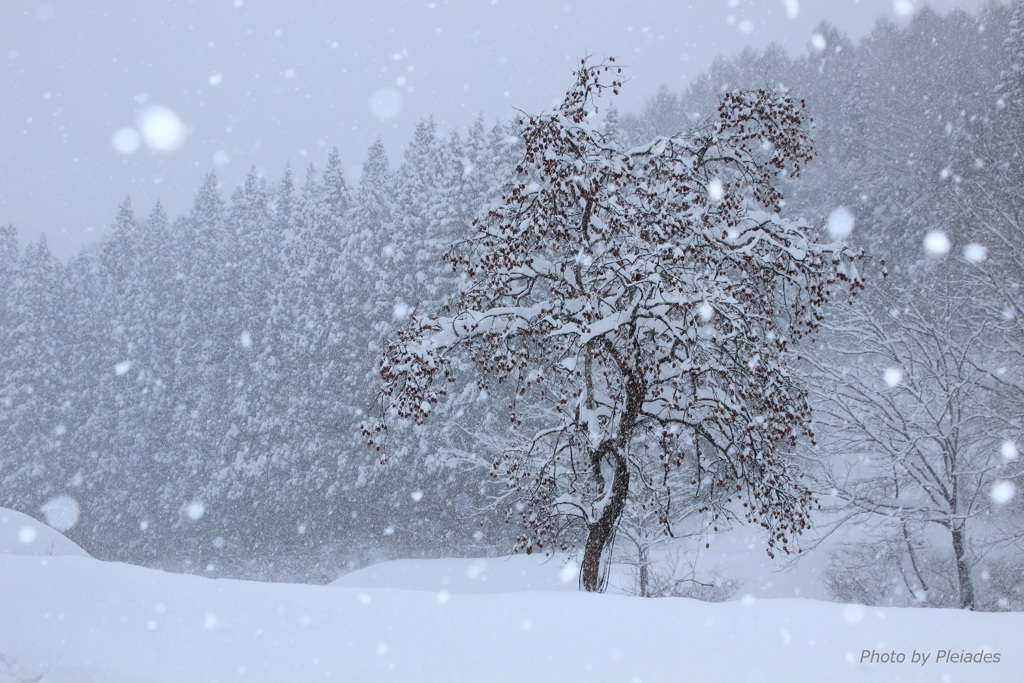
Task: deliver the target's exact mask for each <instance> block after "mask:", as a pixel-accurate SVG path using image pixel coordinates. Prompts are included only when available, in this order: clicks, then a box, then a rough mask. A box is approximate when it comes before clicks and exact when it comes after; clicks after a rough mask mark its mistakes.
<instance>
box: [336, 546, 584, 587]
mask: <svg viewBox="0 0 1024 683" xmlns="http://www.w3.org/2000/svg"><path fill="white" fill-rule="evenodd" d="M567 562H568V559H567V558H565V557H561V556H553V557H545V556H543V555H512V556H511V557H488V558H479V557H478V558H445V559H439V560H393V561H391V562H383V563H381V564H375V565H371V566H369V567H364V568H363V569H358V570H356V571H354V572H352V573H350V574H346V575H344V576H342V577H341V578H339V579H337V580H336V581H334V582H332V583H331V584H330V585H331V586H340V587H344V588H401V589H404V590H416V591H433V592H441V591H446V592H448V593H451V594H455V595H465V594H473V593H517V592H521V591H572V592H575V591H578V590H579V582H578V578H577V577H578V575H579V572H578V570H577V569H576V568H575V566H568V565H567Z"/></svg>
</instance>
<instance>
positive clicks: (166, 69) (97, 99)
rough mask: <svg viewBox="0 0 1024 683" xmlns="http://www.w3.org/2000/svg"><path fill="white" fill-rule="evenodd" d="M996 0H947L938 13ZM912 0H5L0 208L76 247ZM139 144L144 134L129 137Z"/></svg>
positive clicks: (676, 81)
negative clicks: (157, 213) (134, 219)
mask: <svg viewBox="0 0 1024 683" xmlns="http://www.w3.org/2000/svg"><path fill="white" fill-rule="evenodd" d="M982 4H983V3H982V2H981V1H980V0H938V1H937V2H932V3H930V6H931V7H932V8H933V9H935V10H936V11H938V12H946V11H949V10H950V9H952V8H955V7H960V8H964V9H977V8H979V7H980V6H981V5H982ZM919 6H920V3H917V2H913V1H911V0H899V1H897V2H893V1H891V0H839V1H837V2H835V1H833V2H828V1H823V0H788V1H784V0H772V1H771V2H754V1H752V0H721V1H717V0H716V1H715V2H664V1H658V0H628V1H624V2H614V1H609V2H599V3H593V2H588V3H579V2H568V1H567V2H551V1H547V0H522V1H517V2H510V1H509V0H478V1H477V0H474V1H469V0H424V1H422V2H420V1H418V0H417V1H414V2H402V1H397V0H387V1H385V2H374V3H358V4H352V3H336V2H312V1H310V2H306V1H304V2H299V3H293V4H291V5H289V6H288V9H287V11H284V10H282V8H281V6H280V5H279V4H277V3H274V2H270V0H210V1H202V0H188V1H177V0H153V1H152V2H146V3H144V4H140V3H137V2H132V1H131V0H109V1H105V2H103V3H100V4H95V3H80V2H69V1H65V2H62V1H60V0H51V1H46V2H35V1H29V0H4V2H3V3H2V4H0V102H2V106H0V224H8V223H12V224H14V225H16V226H17V227H18V231H19V234H20V235H21V238H22V240H23V242H22V243H24V240H27V239H31V238H34V237H36V236H38V235H39V234H41V233H46V234H47V236H48V237H49V245H50V248H51V249H52V250H53V251H54V253H55V254H56V255H57V256H58V257H60V258H62V259H66V258H68V257H69V256H71V255H73V254H75V253H77V251H78V250H79V249H80V248H81V247H83V246H84V245H86V244H88V243H89V242H91V241H92V240H94V239H96V238H97V237H99V236H101V235H104V234H106V233H107V232H108V230H109V227H110V225H111V224H112V222H113V219H114V211H113V209H112V207H116V206H117V204H119V203H120V201H121V200H122V199H124V197H125V196H127V195H130V196H131V197H132V200H133V201H134V202H135V204H136V206H137V207H139V208H140V210H145V211H148V210H149V209H150V208H152V206H153V205H154V204H155V202H156V200H157V199H159V200H161V202H162V203H163V205H164V207H165V208H166V209H167V211H168V212H169V213H170V214H171V215H177V214H179V213H181V212H183V211H185V210H186V209H187V208H188V207H189V205H190V203H191V197H192V194H193V192H194V191H195V189H196V188H197V187H198V186H199V184H200V183H201V181H202V179H203V177H204V176H205V175H206V173H208V172H209V171H211V170H216V171H217V173H218V177H219V178H220V180H221V182H223V183H224V185H225V187H234V186H236V185H238V184H239V183H241V182H242V180H243V179H244V177H245V175H246V174H247V173H248V172H249V169H250V168H251V167H256V168H257V169H259V170H260V171H263V172H270V173H274V172H276V171H277V170H278V169H280V168H282V167H283V166H284V164H285V163H286V162H291V163H292V164H293V166H294V167H295V168H302V167H304V166H305V165H306V164H307V163H309V162H310V161H315V162H317V163H322V162H323V160H324V159H325V158H326V155H327V152H328V151H329V150H330V149H331V148H333V147H337V148H338V149H339V151H340V154H341V159H342V163H343V164H344V166H345V170H346V172H347V174H348V176H349V178H350V179H357V177H358V173H359V169H360V168H361V166H362V164H363V161H364V160H365V157H366V150H367V149H368V148H369V146H370V144H371V143H372V142H373V141H374V139H375V138H376V137H378V136H380V137H381V139H382V141H383V143H384V146H385V148H386V149H387V151H388V154H389V156H390V158H391V159H392V160H393V161H397V159H398V157H399V155H400V154H401V150H402V149H403V148H404V146H405V145H406V144H407V143H408V141H409V139H410V138H411V135H412V131H413V128H414V126H415V125H416V123H417V122H418V121H419V120H420V119H422V118H423V117H425V116H433V117H434V119H435V120H436V122H437V124H438V126H439V128H440V130H442V131H450V130H455V129H460V128H465V127H467V126H469V125H470V124H471V123H472V122H473V120H474V119H475V117H476V116H477V115H478V114H482V115H483V116H484V118H485V120H487V121H488V122H489V123H493V122H495V121H498V120H501V121H506V120H509V119H510V118H512V117H513V116H514V115H515V113H516V111H517V110H521V111H526V112H535V111H539V110H543V109H547V108H548V107H550V106H552V105H553V104H554V103H556V102H558V101H560V99H561V96H562V93H563V92H564V88H565V84H566V80H567V79H568V78H569V76H570V74H571V72H572V70H573V68H574V66H575V64H576V62H577V60H578V59H580V58H581V57H583V56H586V55H593V56H595V57H598V58H600V57H602V56H606V55H612V56H615V57H616V58H617V59H618V60H619V63H621V64H624V65H626V66H628V67H629V73H628V78H629V87H628V88H626V89H625V90H624V92H623V96H622V98H621V100H620V102H619V103H618V105H617V106H618V107H619V108H620V109H621V110H623V111H637V110H639V108H640V107H641V106H642V104H643V102H644V100H645V98H648V97H651V96H653V95H654V94H655V93H656V92H657V90H658V88H659V87H661V86H666V87H668V88H669V89H671V90H672V91H681V90H682V89H683V88H685V87H686V86H687V85H688V84H689V83H690V82H691V81H692V80H693V79H695V78H696V77H697V76H698V75H699V74H700V73H701V72H703V71H704V70H706V69H707V68H708V67H709V66H710V64H711V62H712V60H714V59H715V58H716V57H718V56H729V55H733V54H736V53H738V52H739V51H740V50H742V49H743V48H744V47H750V48H755V49H759V48H763V47H765V46H767V45H768V44H770V43H775V44H777V45H780V46H781V47H782V48H783V50H784V51H785V52H786V54H788V55H789V56H796V55H799V54H802V53H804V52H806V51H807V49H808V46H809V45H810V44H811V39H812V36H813V35H814V33H815V30H816V28H815V27H816V26H817V25H818V24H819V23H820V22H821V21H823V20H827V21H829V22H830V23H832V24H833V25H835V26H836V27H837V28H838V29H839V30H840V31H842V32H844V33H845V34H846V35H847V36H848V37H849V38H850V39H852V40H858V39H860V38H862V37H863V36H865V35H866V34H867V33H868V32H869V31H870V30H871V28H872V26H873V25H874V24H875V22H876V20H878V19H879V18H882V17H884V18H887V19H889V20H891V21H894V22H896V23H897V25H903V24H905V23H906V22H907V21H909V19H910V17H911V16H912V15H913V13H914V12H915V11H917V9H918V8H919ZM154 106H156V107H161V108H166V110H169V111H170V112H173V114H174V115H176V116H177V117H178V120H179V121H180V124H181V125H182V126H183V137H182V139H181V140H180V141H178V142H177V143H175V144H173V145H171V148H170V151H161V150H160V149H152V148H151V147H149V146H147V144H145V142H143V143H141V144H140V145H139V146H138V148H137V150H136V151H133V152H128V153H125V152H124V151H123V150H124V148H122V151H121V152H119V151H118V150H117V149H116V148H115V144H114V136H115V134H116V133H117V132H118V131H121V130H123V129H125V128H134V127H138V126H139V123H140V121H139V118H140V116H145V114H146V111H147V108H150V107H154ZM128 149H131V147H130V146H129V148H128Z"/></svg>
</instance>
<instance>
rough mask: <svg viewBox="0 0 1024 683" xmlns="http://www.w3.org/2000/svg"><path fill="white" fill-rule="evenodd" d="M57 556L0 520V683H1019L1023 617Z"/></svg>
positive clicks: (528, 575) (458, 564)
mask: <svg viewBox="0 0 1024 683" xmlns="http://www.w3.org/2000/svg"><path fill="white" fill-rule="evenodd" d="M26 528H31V529H33V530H34V531H35V535H34V536H33V534H32V532H26V531H25V529H26ZM30 536H32V540H31V541H29V542H26V541H25V540H24V539H25V538H28V537H30ZM44 536H45V537H46V538H52V539H54V542H53V543H52V551H50V550H49V549H50V548H51V544H50V543H49V542H48V541H47V542H45V543H44V545H45V548H43V551H42V552H40V548H42V546H40V545H37V542H38V539H40V538H42V537H44ZM60 538H62V537H60V535H59V534H57V533H56V532H53V531H52V530H47V529H46V528H45V527H43V525H41V524H39V523H37V522H34V520H31V519H30V518H28V517H24V516H22V515H18V513H12V512H9V511H2V510H0V682H3V683H8V682H11V681H40V682H41V683H64V682H68V683H70V682H72V681H74V682H76V683H78V682H84V681H103V682H104V683H118V682H122V681H123V682H127V681H146V682H153V683H156V682H160V681H168V682H174V683H179V682H182V681H203V682H213V681H217V682H220V683H224V682H226V681H268V682H271V681H273V682H275V683H279V682H287V681H303V682H305V681H317V680H327V681H346V682H349V681H353V682H358V681H396V682H397V681H403V682H405V681H409V682H429V683H433V682H437V683H442V682H443V683H454V682H457V681H485V682H489V683H498V682H501V681H509V682H517V683H518V682H525V681H529V682H530V683H538V682H544V681H552V682H554V681H557V682H559V683H565V682H571V681H588V682H603V681H621V682H622V683H633V682H636V681H642V682H644V683H650V682H655V683H664V682H671V681H682V680H700V681H720V680H728V681H773V682H774V681H815V682H817V681H822V680H829V681H950V682H956V681H981V680H984V681H1020V680H1024V652H1022V651H1021V648H1020V645H1019V634H1020V633H1021V632H1024V614H974V613H966V612H961V611H956V610H937V609H929V610H925V609H892V608H890V609H876V608H871V607H862V606H858V605H839V604H833V603H827V602H822V601H816V600H807V599H793V598H786V599H760V598H752V597H750V596H749V595H748V596H745V597H740V598H738V599H736V600H734V601H732V602H727V603H719V604H711V603H701V602H696V601H692V600H686V599H670V598H665V599H650V600H645V599H641V598H633V597H628V596H622V595H586V594H580V593H578V592H576V591H575V590H574V588H575V579H574V577H573V576H572V575H571V572H570V571H563V567H562V566H561V563H560V562H559V561H546V558H535V557H515V558H511V559H509V560H503V559H487V560H474V559H462V560H416V561H412V560H407V561H401V562H392V563H388V564H386V565H381V566H378V567H371V568H367V569H364V570H362V571H360V572H355V573H353V574H350V575H348V576H346V577H343V578H342V579H341V580H339V581H337V582H335V583H334V584H332V585H330V586H306V585H296V584H265V583H256V582H247V581H232V580H213V579H207V578H202V577H197V576H184V575H177V574H169V573H164V572H160V571H155V570H150V569H143V568H140V567H134V566H130V565H124V564H115V563H106V562H100V561H98V560H95V559H92V558H90V557H88V556H87V555H85V554H84V552H82V551H81V550H80V549H77V546H73V544H70V542H67V543H68V544H70V545H64V544H62V543H59V542H58V540H56V539H60ZM64 540H65V541H66V539H64ZM58 549H67V551H68V552H67V553H66V554H63V550H58ZM76 549H77V552H76ZM865 650H867V651H868V659H870V656H871V651H872V650H873V651H874V654H875V655H876V657H877V658H878V659H879V660H881V659H882V658H883V657H882V655H886V657H889V656H896V655H898V654H902V655H904V656H905V661H904V662H902V663H897V662H891V663H887V664H883V663H881V661H879V662H878V663H875V664H872V663H870V662H869V661H863V662H862V661H861V659H862V657H863V656H864V651H865ZM943 651H945V652H952V653H956V654H957V655H961V653H966V654H968V655H974V654H976V653H981V652H985V653H991V656H990V657H989V659H993V658H995V655H996V654H998V659H999V661H998V662H994V661H989V662H987V663H986V662H979V663H974V662H972V663H966V662H959V663H952V662H950V661H943V662H936V661H935V660H936V657H937V656H939V655H940V653H941V652H943ZM915 653H917V654H919V655H920V654H925V655H928V660H927V662H925V663H924V664H923V665H922V664H921V663H920V662H913V661H912V660H913V658H914V655H915ZM963 658H964V657H963V656H962V655H961V659H963ZM946 659H947V660H948V659H951V657H948V656H947V657H946Z"/></svg>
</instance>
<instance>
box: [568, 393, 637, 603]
mask: <svg viewBox="0 0 1024 683" xmlns="http://www.w3.org/2000/svg"><path fill="white" fill-rule="evenodd" d="M624 379H625V382H624V384H625V385H626V405H625V408H624V409H623V411H622V417H621V418H619V425H618V429H616V433H615V439H614V440H612V439H607V440H605V441H603V442H602V443H601V445H600V446H598V447H597V451H596V452H595V453H594V458H595V459H596V460H597V462H598V466H600V461H601V459H602V458H607V459H608V461H609V462H611V463H614V465H615V473H614V474H613V475H612V488H611V491H610V492H609V493H608V500H607V501H605V505H604V508H603V509H602V510H601V514H600V515H599V516H598V518H597V520H596V521H594V522H592V523H591V524H590V525H589V526H588V527H587V543H586V545H585V546H584V550H583V566H581V567H580V579H581V580H582V582H583V589H584V590H586V591H588V592H591V593H599V592H601V591H603V590H604V588H605V586H604V581H603V580H602V576H601V558H602V557H603V556H604V554H605V552H606V551H607V550H609V548H610V547H611V544H612V541H613V540H614V538H615V531H616V529H617V527H618V525H619V518H620V517H621V516H622V511H623V509H625V507H626V497H627V496H628V495H629V463H628V462H627V460H626V447H627V444H629V439H630V437H632V435H633V428H634V427H636V422H637V417H638V416H639V415H640V408H641V406H643V402H644V396H645V395H646V393H647V385H646V384H645V383H644V382H643V381H642V380H641V379H640V378H638V377H637V376H635V375H633V374H632V373H628V374H627V375H626V377H625V378H624ZM598 473H600V467H598ZM602 480H603V477H601V478H600V479H599V480H598V481H602ZM602 483H603V482H602Z"/></svg>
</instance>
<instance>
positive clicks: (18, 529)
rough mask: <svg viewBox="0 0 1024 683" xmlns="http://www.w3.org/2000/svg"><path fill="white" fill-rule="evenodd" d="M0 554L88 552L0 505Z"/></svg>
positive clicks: (33, 520)
mask: <svg viewBox="0 0 1024 683" xmlns="http://www.w3.org/2000/svg"><path fill="white" fill-rule="evenodd" d="M0 554H6V555H78V556H81V557H89V553H87V552H85V551H84V550H82V549H81V548H79V547H78V545H77V544H75V543H74V542H73V541H70V540H68V539H67V538H66V537H65V536H64V535H63V534H61V533H60V532H59V531H55V530H54V529H51V528H50V527H48V526H46V525H45V524H43V523H42V522H40V521H39V520H36V519H32V518H31V517H29V516H28V515H26V514H23V513H21V512H17V511H15V510H8V509H7V508H0Z"/></svg>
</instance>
